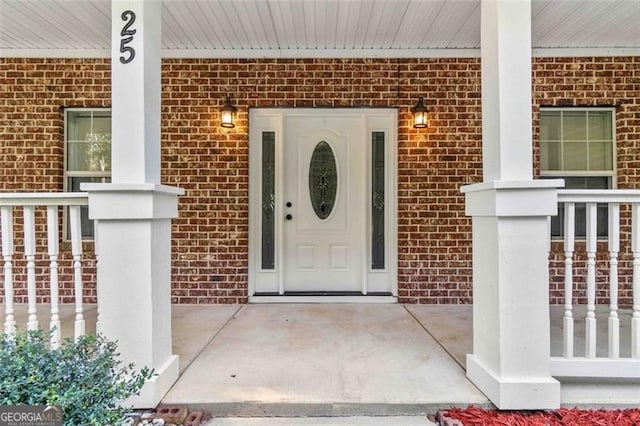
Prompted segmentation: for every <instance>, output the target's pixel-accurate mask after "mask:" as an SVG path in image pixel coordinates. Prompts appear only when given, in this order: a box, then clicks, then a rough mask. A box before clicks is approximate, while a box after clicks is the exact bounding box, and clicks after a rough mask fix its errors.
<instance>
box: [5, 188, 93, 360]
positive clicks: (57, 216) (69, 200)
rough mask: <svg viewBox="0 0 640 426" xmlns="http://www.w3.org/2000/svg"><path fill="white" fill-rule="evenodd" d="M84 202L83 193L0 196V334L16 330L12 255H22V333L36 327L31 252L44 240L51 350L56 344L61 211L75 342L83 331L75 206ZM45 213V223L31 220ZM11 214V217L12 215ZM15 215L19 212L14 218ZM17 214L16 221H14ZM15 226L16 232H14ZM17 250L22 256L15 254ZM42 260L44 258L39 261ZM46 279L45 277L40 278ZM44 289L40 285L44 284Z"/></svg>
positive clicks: (78, 225) (58, 338)
mask: <svg viewBox="0 0 640 426" xmlns="http://www.w3.org/2000/svg"><path fill="white" fill-rule="evenodd" d="M87 204H88V199H87V194H86V193H78V192H74V193H0V239H1V240H2V245H1V248H2V251H1V252H0V254H1V256H2V260H3V266H2V276H3V277H4V304H5V318H4V332H5V333H6V334H13V333H15V331H16V320H15V317H14V277H15V275H16V274H17V273H18V272H20V271H16V267H15V261H16V255H22V256H24V258H23V260H24V263H25V267H24V272H26V274H25V275H26V286H27V302H28V319H27V324H26V327H27V329H28V330H36V329H38V327H39V322H38V315H37V314H38V313H37V310H36V301H37V298H38V295H37V293H36V255H37V253H36V251H37V250H38V249H40V250H43V251H44V250H45V244H44V243H43V242H42V238H44V239H46V256H47V258H46V259H47V260H48V274H47V275H48V286H49V299H50V303H51V313H50V320H49V328H50V330H51V346H52V347H54V348H57V347H58V346H59V345H60V341H61V332H60V327H61V325H60V317H59V314H60V309H59V300H60V298H59V285H58V284H59V282H58V272H59V267H60V266H59V255H60V244H59V243H60V240H61V233H60V224H62V223H63V222H62V217H63V216H62V215H63V213H62V212H63V211H64V209H65V208H66V209H68V219H67V224H68V227H69V236H70V242H71V256H72V260H71V265H70V266H71V267H72V270H73V287H74V289H73V293H74V299H75V318H74V336H75V338H76V339H77V338H78V337H80V336H82V335H83V334H84V333H85V319H84V312H83V311H84V308H83V282H82V232H81V206H86V205H87ZM38 210H45V211H46V220H44V219H40V216H39V219H38V220H36V216H37V213H36V212H37V211H38ZM14 213H16V214H15V217H14ZM20 213H21V214H20ZM20 216H21V219H20ZM20 228H21V229H20ZM14 237H17V239H20V238H22V244H20V245H18V244H15V243H14V241H15V240H14ZM17 249H22V253H19V252H18V253H17V252H16V250H17ZM45 262H46V260H45ZM44 280H45V281H46V278H44ZM45 288H46V283H45Z"/></svg>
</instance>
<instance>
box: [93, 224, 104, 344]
mask: <svg viewBox="0 0 640 426" xmlns="http://www.w3.org/2000/svg"><path fill="white" fill-rule="evenodd" d="M93 253H94V258H95V262H96V263H95V265H96V266H95V267H96V299H97V294H98V293H99V291H100V290H99V289H98V287H100V274H99V273H98V268H99V267H100V255H99V250H98V220H97V219H96V220H94V221H93ZM99 334H102V330H101V329H100V304H97V305H96V336H97V335H99Z"/></svg>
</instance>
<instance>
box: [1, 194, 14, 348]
mask: <svg viewBox="0 0 640 426" xmlns="http://www.w3.org/2000/svg"><path fill="white" fill-rule="evenodd" d="M0 226H1V228H0V229H1V230H2V231H1V232H2V258H3V260H4V267H3V269H4V305H5V318H4V332H5V334H7V335H9V336H13V335H14V334H15V332H16V320H15V317H14V316H13V250H14V248H13V207H11V206H2V207H0Z"/></svg>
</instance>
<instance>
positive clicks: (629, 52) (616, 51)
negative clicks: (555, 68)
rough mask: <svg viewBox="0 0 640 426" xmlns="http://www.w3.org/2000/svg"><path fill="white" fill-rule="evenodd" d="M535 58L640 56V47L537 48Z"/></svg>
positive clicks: (533, 52)
mask: <svg viewBox="0 0 640 426" xmlns="http://www.w3.org/2000/svg"><path fill="white" fill-rule="evenodd" d="M531 55H532V56H533V57H534V58H577V57H582V56H640V47H537V48H533V49H531Z"/></svg>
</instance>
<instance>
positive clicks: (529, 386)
mask: <svg viewBox="0 0 640 426" xmlns="http://www.w3.org/2000/svg"><path fill="white" fill-rule="evenodd" d="M467 377H468V378H469V380H471V381H472V382H473V383H474V384H475V385H476V386H477V387H478V388H479V389H480V390H482V392H483V393H484V394H485V395H486V396H487V397H488V398H489V399H490V400H491V401H492V402H493V403H494V404H495V405H496V407H498V408H500V409H501V410H540V409H556V408H559V406H560V382H558V381H557V380H556V379H554V378H552V377H550V376H549V378H546V379H545V378H536V379H529V378H526V377H522V378H517V379H515V378H514V379H503V378H501V377H499V376H498V375H497V374H495V373H494V372H493V371H491V370H489V369H488V368H487V367H486V366H485V365H484V364H482V361H481V360H480V359H478V357H476V356H474V355H472V354H469V355H467Z"/></svg>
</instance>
